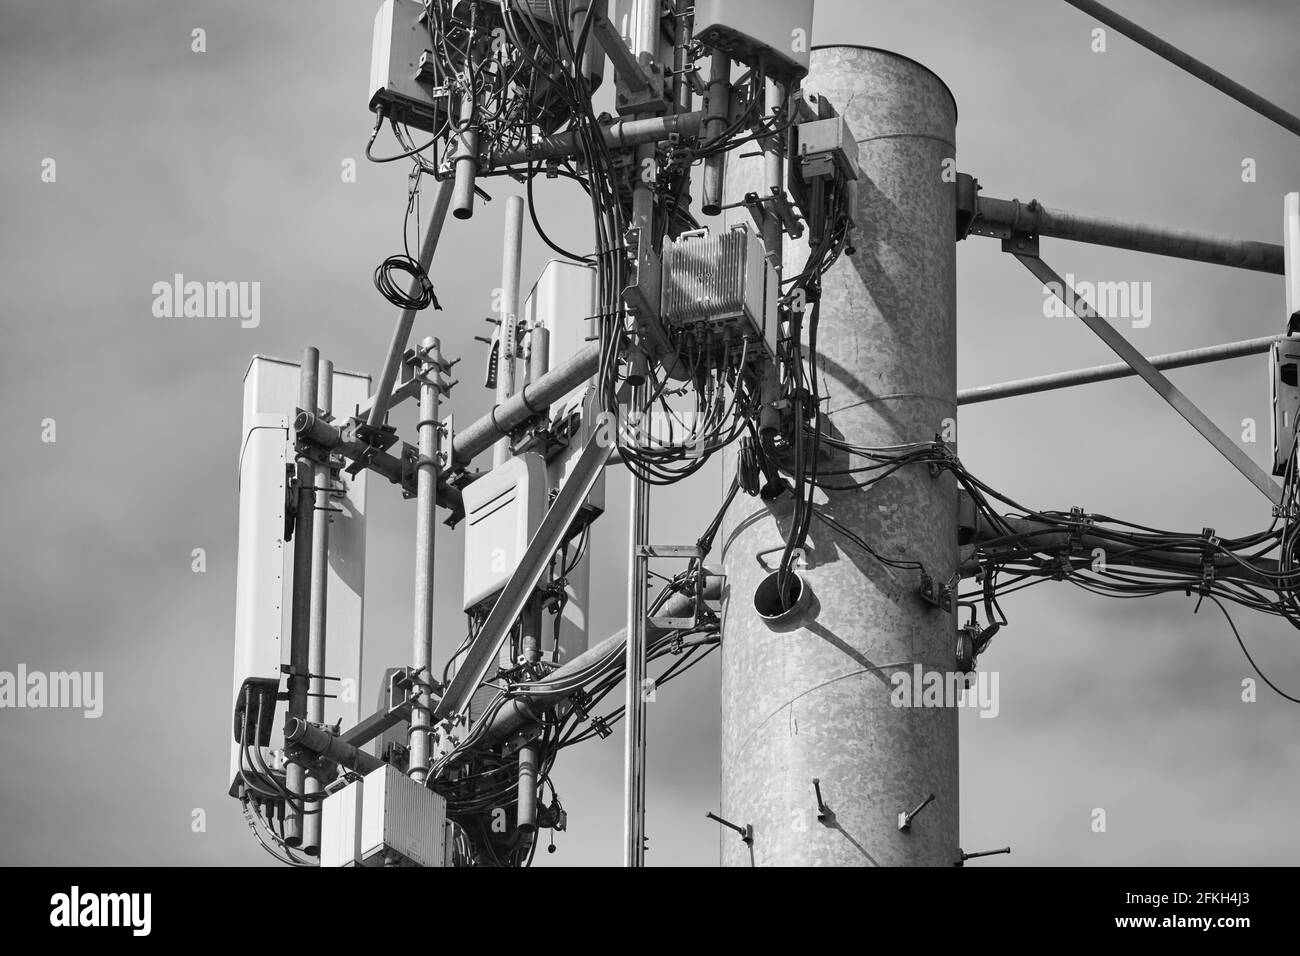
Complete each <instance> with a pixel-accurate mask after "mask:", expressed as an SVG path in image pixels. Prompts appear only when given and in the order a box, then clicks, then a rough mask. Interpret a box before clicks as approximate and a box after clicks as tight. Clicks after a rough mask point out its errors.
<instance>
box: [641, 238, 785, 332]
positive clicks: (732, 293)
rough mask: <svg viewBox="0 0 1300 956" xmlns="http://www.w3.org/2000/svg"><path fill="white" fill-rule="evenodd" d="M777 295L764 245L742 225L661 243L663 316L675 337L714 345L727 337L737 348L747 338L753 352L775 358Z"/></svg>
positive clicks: (777, 291) (775, 283)
mask: <svg viewBox="0 0 1300 956" xmlns="http://www.w3.org/2000/svg"><path fill="white" fill-rule="evenodd" d="M779 297H780V290H779V288H778V286H777V280H776V275H775V273H774V272H773V270H772V268H771V266H770V265H769V264H768V261H767V258H766V256H765V255H764V252H763V242H762V240H761V239H760V238H759V237H758V236H757V235H755V234H754V233H753V232H752V231H751V230H750V229H749V227H748V226H745V225H744V224H740V225H737V226H735V227H733V228H731V229H729V230H727V231H726V232H723V233H716V234H714V233H710V232H708V231H707V230H700V231H697V232H687V233H682V235H681V236H679V237H678V238H677V239H675V240H674V239H667V240H665V241H664V245H663V299H662V316H663V321H664V324H665V325H667V326H668V327H669V329H671V330H673V331H674V332H675V333H677V334H685V333H687V332H690V333H694V334H695V335H696V339H697V343H701V339H703V340H708V341H712V342H713V343H714V344H715V346H720V345H722V343H723V342H724V341H726V339H727V338H728V337H729V336H730V337H732V338H734V339H735V342H736V345H737V346H739V344H740V338H741V337H743V336H745V335H749V336H751V337H752V342H751V345H750V350H751V353H752V354H754V355H758V354H760V349H761V348H766V350H767V352H768V354H769V355H773V356H774V355H776V339H777V300H778V299H779ZM701 344H702V343H701ZM697 347H699V344H697Z"/></svg>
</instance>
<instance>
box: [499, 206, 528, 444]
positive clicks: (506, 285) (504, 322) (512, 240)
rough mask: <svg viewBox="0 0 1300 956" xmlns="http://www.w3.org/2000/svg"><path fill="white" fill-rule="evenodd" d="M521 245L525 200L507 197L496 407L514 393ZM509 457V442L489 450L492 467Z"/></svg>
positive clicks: (502, 255) (505, 441) (502, 441)
mask: <svg viewBox="0 0 1300 956" xmlns="http://www.w3.org/2000/svg"><path fill="white" fill-rule="evenodd" d="M523 244H524V200H523V198H522V197H521V196H507V197H506V226H505V238H504V242H503V244H502V251H501V312H500V319H501V325H500V327H499V331H498V338H497V342H498V345H497V348H498V355H497V359H498V361H497V404H498V405H503V404H505V402H506V400H507V399H508V398H510V396H511V395H513V394H514V393H515V357H516V355H515V353H516V351H517V349H518V344H519V272H520V269H521V267H522V257H523ZM509 457H510V439H509V438H502V439H501V440H500V441H498V442H497V443H496V445H495V446H494V447H493V449H492V464H493V466H494V467H495V466H497V465H500V464H501V463H503V462H504V461H505V460H506V459H507V458H509Z"/></svg>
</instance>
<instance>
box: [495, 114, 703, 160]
mask: <svg viewBox="0 0 1300 956" xmlns="http://www.w3.org/2000/svg"><path fill="white" fill-rule="evenodd" d="M703 120H704V114H703V113H702V112H695V113H678V114H675V115H672V116H655V117H653V118H651V119H617V120H614V122H612V123H608V124H606V125H605V126H602V127H601V133H602V134H603V135H604V137H605V145H606V146H608V147H609V148H610V149H625V148H627V147H631V146H640V145H641V144H642V143H657V142H660V141H661V140H666V139H668V138H669V137H670V136H673V135H677V136H695V135H697V134H698V133H699V131H700V124H701V123H702V122H703ZM578 140H579V137H578V134H577V133H576V132H565V133H556V134H555V135H554V136H543V137H542V138H541V139H540V140H538V141H537V142H536V143H534V144H533V145H532V146H529V147H527V148H525V149H515V150H511V151H510V152H508V153H502V154H501V155H500V156H497V157H495V163H494V165H496V166H514V165H515V164H517V163H526V162H528V161H529V160H530V159H531V160H533V161H537V160H544V159H562V158H563V157H565V156H573V155H575V154H577V152H578Z"/></svg>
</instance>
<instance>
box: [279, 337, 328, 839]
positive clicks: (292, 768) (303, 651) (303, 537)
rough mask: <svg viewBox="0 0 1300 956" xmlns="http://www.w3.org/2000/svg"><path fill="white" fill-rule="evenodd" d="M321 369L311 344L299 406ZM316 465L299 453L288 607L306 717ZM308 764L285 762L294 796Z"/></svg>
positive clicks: (292, 834)
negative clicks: (291, 583) (290, 605)
mask: <svg viewBox="0 0 1300 956" xmlns="http://www.w3.org/2000/svg"><path fill="white" fill-rule="evenodd" d="M319 372H320V352H319V351H317V350H316V349H315V348H312V347H308V348H306V349H304V350H303V353H302V365H301V367H300V368H299V370H298V406H299V407H300V408H301V409H302V410H303V411H305V412H310V413H311V414H313V415H314V414H316V396H317V389H318V386H317V382H318V381H319ZM315 474H316V472H315V467H314V466H313V464H312V462H311V461H310V460H308V459H307V458H305V457H303V456H299V457H298V462H297V480H298V493H297V496H296V497H295V499H294V500H295V504H296V507H297V512H296V514H295V515H294V531H293V591H292V596H293V605H292V607H291V608H290V611H289V679H288V691H289V709H288V714H287V717H306V716H307V701H308V696H307V695H308V692H309V690H310V680H309V678H308V676H307V675H308V674H309V673H310V672H311V657H310V653H311V651H310V640H311V639H310V631H311V584H312V530H313V521H312V509H313V507H314V506H315V503H316V495H315V493H314V492H313V491H312V482H313V480H314V478H315ZM305 780H306V767H305V765H304V764H303V763H302V762H301V761H300V760H297V759H291V760H289V762H288V763H287V764H286V766H285V788H286V789H287V790H288V791H289V792H290V793H291V794H293V795H295V797H297V798H299V799H300V798H301V795H302V794H303V793H304V792H305V790H306V788H305ZM284 831H285V842H286V843H288V844H289V845H290V846H300V845H301V844H302V837H303V818H302V813H301V808H300V807H294V806H289V807H286V808H285V821H284Z"/></svg>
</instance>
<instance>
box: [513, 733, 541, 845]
mask: <svg viewBox="0 0 1300 956" xmlns="http://www.w3.org/2000/svg"><path fill="white" fill-rule="evenodd" d="M516 826H518V828H519V832H520V833H522V834H524V835H525V836H529V837H531V836H532V835H533V834H534V833H536V832H537V745H536V744H525V745H524V746H522V747H520V748H519V810H518V813H517V815H516Z"/></svg>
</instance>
